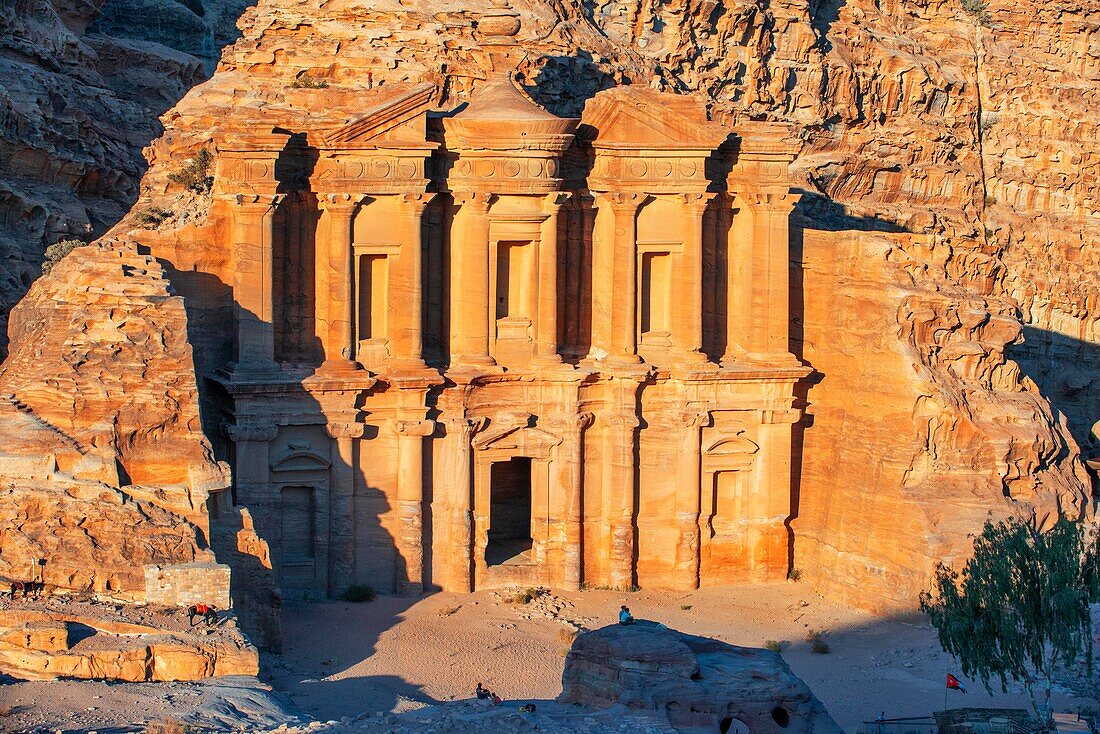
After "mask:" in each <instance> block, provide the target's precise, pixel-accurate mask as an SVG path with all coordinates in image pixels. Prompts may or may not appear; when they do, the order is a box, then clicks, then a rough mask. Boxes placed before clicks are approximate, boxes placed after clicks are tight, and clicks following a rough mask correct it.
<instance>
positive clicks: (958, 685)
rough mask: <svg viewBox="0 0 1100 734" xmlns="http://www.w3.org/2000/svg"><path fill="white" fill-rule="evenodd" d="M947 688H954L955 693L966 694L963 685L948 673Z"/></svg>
mask: <svg viewBox="0 0 1100 734" xmlns="http://www.w3.org/2000/svg"><path fill="white" fill-rule="evenodd" d="M947 687H948V688H954V689H955V690H956V691H962V692H963V693H966V688H965V687H964V686H963V684H962V683H959V679H958V678H956V677H955V676H953V675H951V674H950V673H948V674H947Z"/></svg>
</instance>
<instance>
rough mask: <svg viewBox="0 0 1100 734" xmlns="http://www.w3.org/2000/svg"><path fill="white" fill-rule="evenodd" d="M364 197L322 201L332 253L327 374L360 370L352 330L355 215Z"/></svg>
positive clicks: (345, 196)
mask: <svg viewBox="0 0 1100 734" xmlns="http://www.w3.org/2000/svg"><path fill="white" fill-rule="evenodd" d="M361 199H362V197H361V196H358V195H351V194H329V195H327V196H324V197H322V198H321V202H322V205H323V207H324V211H325V217H326V218H327V219H328V247H327V248H326V252H327V253H328V262H327V268H326V269H325V274H326V275H325V283H326V286H327V288H326V290H327V294H326V297H325V298H326V301H327V304H326V305H327V310H328V330H327V332H326V338H325V343H324V349H325V361H324V364H322V365H321V368H322V369H323V370H325V371H348V370H353V369H357V366H356V364H355V361H354V360H355V341H354V339H355V335H354V329H353V328H352V324H353V323H354V322H353V315H352V307H353V304H354V303H355V294H354V293H353V291H352V288H353V287H354V282H355V276H354V263H353V262H352V257H353V254H352V240H353V238H354V222H355V211H356V209H357V208H358V206H359V202H360V200H361Z"/></svg>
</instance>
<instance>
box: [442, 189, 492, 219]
mask: <svg viewBox="0 0 1100 734" xmlns="http://www.w3.org/2000/svg"><path fill="white" fill-rule="evenodd" d="M451 196H452V197H453V198H454V201H455V204H458V205H459V206H461V207H466V208H469V209H470V211H471V212H472V213H473V214H488V213H489V207H491V206H492V204H493V194H487V193H485V192H483V191H455V192H454V193H453V194H451Z"/></svg>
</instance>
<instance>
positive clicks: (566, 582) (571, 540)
mask: <svg viewBox="0 0 1100 734" xmlns="http://www.w3.org/2000/svg"><path fill="white" fill-rule="evenodd" d="M592 419H593V416H592V414H591V413H579V414H577V415H576V416H573V418H572V419H571V420H569V421H567V423H566V425H565V436H564V437H563V442H562V448H564V449H565V450H566V451H568V452H569V454H568V462H569V466H568V472H569V475H568V476H569V480H568V481H569V484H568V491H569V495H568V505H567V507H566V517H565V553H564V557H565V568H564V569H563V570H562V586H563V587H564V588H565V589H567V590H569V591H577V590H579V589H580V588H581V583H582V581H583V580H584V515H583V512H584V507H583V498H584V431H585V429H587V428H588V427H589V426H591V425H592ZM562 453H563V454H564V453H565V451H563V452H562Z"/></svg>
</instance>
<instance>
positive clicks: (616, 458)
mask: <svg viewBox="0 0 1100 734" xmlns="http://www.w3.org/2000/svg"><path fill="white" fill-rule="evenodd" d="M607 421H608V428H607V438H608V443H609V444H610V445H608V446H607V447H606V449H607V457H608V465H607V473H606V475H605V477H606V479H605V481H606V484H605V485H604V486H605V490H606V491H607V492H608V493H609V496H610V497H611V498H612V507H611V517H610V518H609V525H610V531H611V548H610V552H609V558H610V578H609V581H610V585H611V586H612V588H615V589H629V588H631V587H633V586H634V544H635V537H634V514H635V512H636V507H635V504H634V442H635V431H636V430H637V428H638V425H639V421H638V416H637V415H635V414H634V413H617V414H612V415H610V416H608V418H607Z"/></svg>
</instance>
